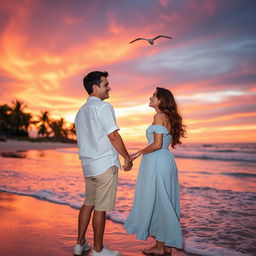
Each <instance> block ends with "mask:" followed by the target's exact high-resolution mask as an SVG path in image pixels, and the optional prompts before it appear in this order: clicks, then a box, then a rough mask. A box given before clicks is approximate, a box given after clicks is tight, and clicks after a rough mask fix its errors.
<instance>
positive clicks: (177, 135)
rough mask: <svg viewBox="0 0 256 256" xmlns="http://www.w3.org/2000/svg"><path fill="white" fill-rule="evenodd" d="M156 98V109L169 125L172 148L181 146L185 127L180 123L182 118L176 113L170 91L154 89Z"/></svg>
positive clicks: (175, 106) (175, 105)
mask: <svg viewBox="0 0 256 256" xmlns="http://www.w3.org/2000/svg"><path fill="white" fill-rule="evenodd" d="M156 97H157V98H158V100H159V101H160V103H159V105H158V108H159V109H160V110H161V111H162V112H163V113H164V114H165V115H166V116H167V117H168V119H169V122H170V124H171V131H170V134H171V135H172V144H171V146H172V148H175V146H176V145H177V144H181V143H182V142H181V141H180V139H181V138H182V137H183V138H185V134H186V129H185V128H186V126H185V125H184V124H183V123H182V117H181V116H180V114H179V113H178V109H177V104H176V102H175V99H174V97H173V94H172V93H171V91H169V90H168V89H165V88H160V87H156Z"/></svg>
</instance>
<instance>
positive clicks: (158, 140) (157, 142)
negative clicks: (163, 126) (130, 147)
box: [131, 132, 163, 161]
mask: <svg viewBox="0 0 256 256" xmlns="http://www.w3.org/2000/svg"><path fill="white" fill-rule="evenodd" d="M162 141H163V134H158V133H155V132H154V142H153V143H152V144H150V145H148V146H147V147H145V148H143V149H141V150H139V151H138V152H137V153H135V154H132V155H131V160H132V161H133V160H135V159H136V158H137V157H139V156H140V155H143V154H148V153H151V152H154V151H156V150H159V149H160V148H162Z"/></svg>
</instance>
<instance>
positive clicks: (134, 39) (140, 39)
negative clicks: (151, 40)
mask: <svg viewBox="0 0 256 256" xmlns="http://www.w3.org/2000/svg"><path fill="white" fill-rule="evenodd" d="M138 40H148V39H146V38H141V37H139V38H136V39H134V40H132V41H131V42H130V43H129V44H131V43H133V42H135V41H138Z"/></svg>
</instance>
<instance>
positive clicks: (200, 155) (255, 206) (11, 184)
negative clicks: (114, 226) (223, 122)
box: [0, 143, 256, 256]
mask: <svg viewBox="0 0 256 256" xmlns="http://www.w3.org/2000/svg"><path fill="white" fill-rule="evenodd" d="M132 149H133V150H134V151H135V150H136V148H134V147H133V148H132ZM172 152H173V154H174V156H175V159H176V163H177V166H178V169H179V183H180V194H181V225H182V230H183V235H184V250H185V251H186V252H188V253H194V254H198V255H207V256H218V255H220V256H222V255H225V256H229V255H230V256H231V255H232V256H239V255H256V217H255V216H256V144H253V143H251V144H204V145H203V144H186V145H182V146H180V147H177V149H175V150H172ZM17 156H19V158H13V157H0V191H5V192H9V193H15V194H18V195H27V196H32V197H36V198H40V199H42V200H47V201H50V202H52V203H57V204H66V205H69V206H71V207H73V208H76V209H79V208H80V207H81V205H82V203H83V199H84V177H83V174H82V169H81V166H80V161H79V159H78V154H77V148H71V149H70V148H69V149H55V150H41V151H40V150H29V151H27V152H19V153H17ZM139 161H140V159H138V160H136V161H135V162H134V168H133V170H132V171H130V172H124V171H120V174H119V186H118V193H117V200H116V210H115V211H114V212H111V213H109V214H108V218H109V219H111V220H112V221H114V222H117V223H120V224H122V223H124V221H125V219H126V217H127V215H128V213H129V211H130V209H131V207H132V203H133V197H134V191H135V187H136V178H137V173H138V166H139Z"/></svg>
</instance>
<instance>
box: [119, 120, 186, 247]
mask: <svg viewBox="0 0 256 256" xmlns="http://www.w3.org/2000/svg"><path fill="white" fill-rule="evenodd" d="M154 132H155V133H158V134H163V144H162V148H161V149H160V150H157V151H154V152H152V153H148V154H144V155H143V157H142V160H141V163H140V168H139V174H138V180H137V185H136V192H135V198H134V203H133V209H132V211H131V213H130V215H129V216H128V218H127V220H126V222H125V224H124V228H125V229H126V231H127V232H128V233H130V234H136V235H137V238H138V239H140V240H146V239H147V238H148V236H153V237H154V238H155V239H156V240H158V241H161V242H164V243H165V245H166V246H171V247H176V248H182V232H181V226H180V222H179V218H180V197H179V183H178V171H177V167H176V164H175V161H174V158H173V156H172V154H171V152H170V150H169V146H170V144H171V141H172V137H171V135H170V134H169V132H168V130H167V129H166V128H165V127H164V126H162V125H151V126H149V127H148V128H147V130H146V136H147V139H148V142H149V144H151V143H153V141H154Z"/></svg>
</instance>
